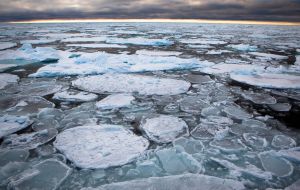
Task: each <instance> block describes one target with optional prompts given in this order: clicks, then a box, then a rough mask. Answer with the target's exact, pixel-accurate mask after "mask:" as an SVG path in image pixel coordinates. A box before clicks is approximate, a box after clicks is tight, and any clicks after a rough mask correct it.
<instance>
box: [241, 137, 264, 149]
mask: <svg viewBox="0 0 300 190" xmlns="http://www.w3.org/2000/svg"><path fill="white" fill-rule="evenodd" d="M243 137H244V139H245V141H246V142H247V144H249V145H250V146H251V147H253V148H256V149H263V148H265V147H267V145H268V142H267V140H266V139H265V138H264V137H261V136H259V135H257V134H256V133H244V134H243Z"/></svg>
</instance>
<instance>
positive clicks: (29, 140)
mask: <svg viewBox="0 0 300 190" xmlns="http://www.w3.org/2000/svg"><path fill="white" fill-rule="evenodd" d="M56 135H57V130H56V129H45V130H41V131H38V132H32V133H26V134H21V135H16V134H13V135H10V136H7V137H6V138H4V140H3V143H2V145H1V147H2V148H9V149H35V148H36V147H38V146H40V145H42V144H45V143H47V142H49V141H51V140H52V139H53V138H54V137H55V136H56Z"/></svg>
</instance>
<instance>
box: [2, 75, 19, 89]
mask: <svg viewBox="0 0 300 190" xmlns="http://www.w3.org/2000/svg"><path fill="white" fill-rule="evenodd" d="M19 79H20V78H19V77H18V76H17V75H12V74H8V73H2V74H0V89H3V88H5V87H6V86H8V85H9V84H12V83H16V82H18V81H19Z"/></svg>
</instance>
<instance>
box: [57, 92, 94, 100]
mask: <svg viewBox="0 0 300 190" xmlns="http://www.w3.org/2000/svg"><path fill="white" fill-rule="evenodd" d="M97 98H98V95H97V94H94V93H90V92H83V91H78V90H66V91H62V92H57V93H55V94H54V96H53V99H55V100H60V101H67V102H89V101H93V100H96V99H97Z"/></svg>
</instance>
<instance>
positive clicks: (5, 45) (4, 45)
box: [0, 42, 17, 50]
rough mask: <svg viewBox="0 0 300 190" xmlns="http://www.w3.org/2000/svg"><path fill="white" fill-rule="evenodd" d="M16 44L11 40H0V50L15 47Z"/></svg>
mask: <svg viewBox="0 0 300 190" xmlns="http://www.w3.org/2000/svg"><path fill="white" fill-rule="evenodd" d="M16 46H17V44H16V43H13V42H0V50H4V49H9V48H13V47H16Z"/></svg>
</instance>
